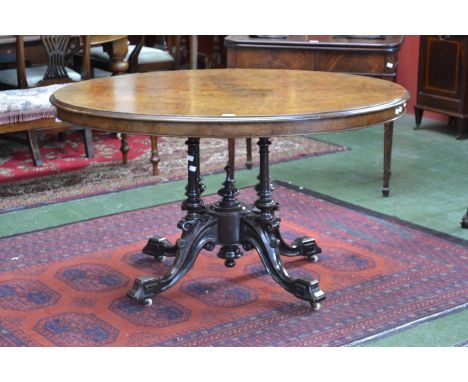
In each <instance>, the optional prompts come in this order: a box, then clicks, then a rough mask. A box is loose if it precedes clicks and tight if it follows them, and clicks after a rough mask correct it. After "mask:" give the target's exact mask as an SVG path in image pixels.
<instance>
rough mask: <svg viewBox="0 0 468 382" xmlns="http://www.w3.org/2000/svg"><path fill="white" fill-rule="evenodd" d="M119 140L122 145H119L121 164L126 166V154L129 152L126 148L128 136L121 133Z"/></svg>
mask: <svg viewBox="0 0 468 382" xmlns="http://www.w3.org/2000/svg"><path fill="white" fill-rule="evenodd" d="M120 139H121V140H122V143H121V144H120V152H121V153H122V163H123V164H127V163H128V152H129V151H130V148H129V147H128V136H127V134H126V133H122V134H121V135H120Z"/></svg>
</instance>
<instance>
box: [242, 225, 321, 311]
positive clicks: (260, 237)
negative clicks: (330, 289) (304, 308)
mask: <svg viewBox="0 0 468 382" xmlns="http://www.w3.org/2000/svg"><path fill="white" fill-rule="evenodd" d="M243 222H244V224H245V236H244V243H243V245H244V248H245V249H252V247H253V248H255V249H256V250H257V252H258V254H259V255H260V258H261V260H262V263H263V265H264V266H265V269H266V270H267V272H268V273H269V274H270V276H271V277H272V278H273V279H274V280H275V281H276V282H277V283H278V284H279V285H281V286H282V287H283V288H284V289H286V290H287V291H288V292H290V293H292V294H294V295H295V296H296V297H298V298H300V299H302V300H305V301H309V303H310V304H311V306H312V308H313V309H314V310H318V309H320V301H322V300H324V299H325V294H324V293H323V291H322V290H321V289H320V288H319V285H318V281H317V280H312V281H306V280H302V279H294V278H292V277H290V276H289V275H288V272H287V271H286V269H285V268H284V266H283V263H282V262H281V258H280V253H279V248H278V241H277V239H276V238H274V237H271V235H270V231H269V229H268V228H267V225H265V224H264V222H262V221H261V219H259V218H244V219H243Z"/></svg>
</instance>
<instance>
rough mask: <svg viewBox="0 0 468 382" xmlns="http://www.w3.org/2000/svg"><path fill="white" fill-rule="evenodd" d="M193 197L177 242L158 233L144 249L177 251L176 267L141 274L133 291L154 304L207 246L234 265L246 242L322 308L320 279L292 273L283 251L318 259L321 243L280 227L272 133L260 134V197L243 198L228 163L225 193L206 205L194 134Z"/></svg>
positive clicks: (162, 253) (189, 189)
mask: <svg viewBox="0 0 468 382" xmlns="http://www.w3.org/2000/svg"><path fill="white" fill-rule="evenodd" d="M186 144H187V145H188V156H187V158H188V183H187V186H186V193H185V195H186V196H187V199H186V200H185V201H184V202H183V203H182V209H183V210H185V211H187V214H186V216H185V217H184V218H182V219H181V220H180V221H179V223H178V224H177V226H178V227H179V228H180V229H181V230H182V235H181V237H180V238H179V239H178V240H177V241H176V243H175V244H172V243H170V242H169V241H168V240H167V239H165V238H164V237H161V236H154V237H152V238H151V239H150V240H149V241H148V243H147V245H146V246H145V248H144V249H143V253H145V254H147V255H150V256H153V257H154V258H155V260H156V261H161V260H163V259H164V257H175V260H174V263H173V265H172V267H171V269H170V270H169V271H168V272H167V273H166V274H164V275H163V276H162V277H161V278H155V277H153V276H142V277H138V278H137V279H136V280H135V283H134V285H133V288H132V289H131V290H130V291H129V292H128V296H129V297H130V298H132V299H133V300H135V301H138V302H140V303H143V304H145V305H151V304H152V297H154V296H155V295H157V294H159V293H161V292H163V291H165V290H166V289H168V288H170V287H172V286H173V285H174V284H176V283H177V281H179V280H180V279H181V278H182V277H183V276H184V275H185V274H186V273H187V272H188V271H189V270H190V268H191V267H192V266H193V264H194V262H195V260H196V258H197V256H198V254H199V253H200V251H201V250H202V249H206V250H209V251H212V250H214V249H215V247H216V246H220V249H219V252H218V257H220V258H221V259H223V260H224V264H225V265H226V266H227V267H233V266H235V264H236V260H237V259H239V258H240V257H241V256H242V251H241V249H240V247H242V248H243V249H244V250H246V251H249V250H252V249H255V250H256V251H257V252H258V254H259V256H260V259H261V260H262V263H263V265H264V266H265V268H266V270H267V272H268V273H269V274H270V276H271V277H272V278H273V279H274V280H275V281H276V282H277V283H278V284H280V285H281V286H282V287H283V288H284V289H285V290H287V291H288V292H290V293H292V294H294V296H296V297H297V298H300V299H302V300H305V301H308V302H309V303H310V304H311V306H312V308H313V309H314V310H318V309H320V302H321V301H322V300H323V299H325V294H324V293H323V292H322V290H321V289H320V288H319V285H318V281H316V280H312V281H306V280H302V279H295V278H292V277H290V276H289V275H288V273H287V271H286V269H285V268H284V266H283V263H282V261H281V256H288V257H295V256H302V257H306V258H308V259H309V260H310V261H312V262H316V261H318V256H317V255H318V254H319V253H320V252H321V249H320V247H319V246H318V245H317V243H316V242H315V240H314V239H312V238H310V237H300V238H297V239H296V240H294V242H293V243H292V244H291V245H289V244H287V243H286V242H285V241H284V240H283V238H282V237H281V233H280V218H278V217H276V216H275V211H276V210H278V208H279V204H278V203H277V202H275V201H273V200H272V194H273V185H272V184H271V181H270V176H269V162H268V161H269V159H268V155H269V151H268V146H269V145H270V144H271V142H270V141H269V139H268V138H260V139H259V142H258V145H259V147H260V174H259V176H258V179H259V183H258V184H257V186H256V188H255V189H256V191H257V196H258V199H257V200H256V201H255V203H254V205H246V204H244V203H242V202H241V201H239V200H237V198H236V197H237V195H238V194H239V191H238V190H237V189H236V188H235V186H234V180H233V179H232V178H231V176H230V174H231V171H230V167H229V165H228V166H226V168H225V170H226V180H225V182H224V183H223V187H222V188H221V189H220V190H219V191H218V194H219V195H220V196H221V197H222V199H221V200H220V201H218V202H216V203H213V204H210V205H206V206H205V205H204V203H203V201H202V199H201V194H202V192H203V191H204V189H205V187H204V185H203V183H202V178H201V177H200V159H199V139H198V138H189V139H188V140H187V142H186Z"/></svg>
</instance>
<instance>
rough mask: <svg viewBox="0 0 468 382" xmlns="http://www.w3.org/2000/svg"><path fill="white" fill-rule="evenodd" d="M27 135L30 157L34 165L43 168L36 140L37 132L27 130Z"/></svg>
mask: <svg viewBox="0 0 468 382" xmlns="http://www.w3.org/2000/svg"><path fill="white" fill-rule="evenodd" d="M27 134H28V145H29V150H30V151H31V156H32V158H33V161H34V165H36V166H44V162H43V161H42V157H41V151H40V150H39V140H38V139H37V131H36V130H28V131H27Z"/></svg>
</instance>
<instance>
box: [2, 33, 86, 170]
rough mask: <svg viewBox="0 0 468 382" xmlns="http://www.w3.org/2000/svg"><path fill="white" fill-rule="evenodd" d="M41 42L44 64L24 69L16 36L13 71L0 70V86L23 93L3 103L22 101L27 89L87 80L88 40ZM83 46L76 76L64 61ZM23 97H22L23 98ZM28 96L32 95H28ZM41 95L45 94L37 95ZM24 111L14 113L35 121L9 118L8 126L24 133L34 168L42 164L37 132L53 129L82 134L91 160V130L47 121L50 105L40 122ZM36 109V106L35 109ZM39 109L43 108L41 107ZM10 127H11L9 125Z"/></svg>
mask: <svg viewBox="0 0 468 382" xmlns="http://www.w3.org/2000/svg"><path fill="white" fill-rule="evenodd" d="M40 40H41V42H42V44H43V46H44V49H45V53H46V54H47V61H48V62H47V63H43V64H39V65H31V66H30V67H26V59H25V44H24V36H16V68H8V69H4V70H0V84H2V87H3V88H4V89H5V88H10V89H21V90H23V92H21V91H20V92H19V93H18V92H16V93H15V92H14V93H11V94H9V95H8V97H5V99H11V100H13V98H12V97H13V96H16V97H21V96H28V89H31V88H36V87H42V86H49V85H53V84H65V83H69V82H74V81H81V80H85V79H89V78H90V60H89V50H90V44H89V36H83V37H79V36H56V35H47V36H40ZM81 45H82V46H83V47H84V49H83V51H84V60H83V66H82V70H81V73H78V72H76V71H75V70H73V69H72V68H70V67H68V66H66V64H67V57H68V56H69V55H70V54H71V53H72V52H73V51H74V50H75V49H78V48H79V47H80V46H81ZM23 93H24V94H23ZM29 93H31V92H29ZM40 93H41V94H44V93H45V92H40ZM22 105H23V106H22V107H23V109H22V110H17V111H18V112H21V114H22V115H28V114H29V115H30V116H31V115H33V114H34V113H36V114H35V116H36V117H34V118H32V117H30V119H29V120H28V121H26V120H24V122H28V123H26V124H21V122H22V119H21V118H22V117H18V118H16V117H15V116H10V122H11V123H13V124H15V127H14V129H13V130H14V131H16V132H18V131H25V132H26V133H27V136H28V138H27V141H28V144H29V148H30V150H31V154H32V157H33V161H34V164H35V165H36V166H40V165H42V164H43V162H42V159H41V155H40V151H39V146H38V138H37V131H38V130H39V129H40V130H48V131H50V130H51V129H54V132H60V131H61V132H63V131H67V130H81V131H82V132H83V137H84V141H85V150H86V156H87V157H88V158H92V157H93V156H94V153H93V146H92V133H91V130H90V129H84V128H81V127H77V126H70V125H68V124H65V123H62V122H61V121H58V120H55V119H52V118H51V117H50V115H51V113H53V106H52V105H50V108H52V111H50V110H47V112H46V113H45V114H44V118H40V115H39V114H37V110H35V109H34V110H26V109H25V108H26V106H27V103H23V104H22ZM34 107H35V108H37V105H35V106H34ZM41 107H42V109H44V108H45V106H44V105H43V104H42V106H41ZM31 118H32V119H31ZM36 119H37V120H39V119H41V122H40V123H37V124H35V123H34V120H36ZM11 123H10V125H11ZM11 130H12V127H11V126H10V128H9V129H0V132H1V133H7V132H11ZM7 138H9V139H13V140H17V138H15V137H7Z"/></svg>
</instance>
